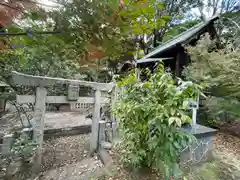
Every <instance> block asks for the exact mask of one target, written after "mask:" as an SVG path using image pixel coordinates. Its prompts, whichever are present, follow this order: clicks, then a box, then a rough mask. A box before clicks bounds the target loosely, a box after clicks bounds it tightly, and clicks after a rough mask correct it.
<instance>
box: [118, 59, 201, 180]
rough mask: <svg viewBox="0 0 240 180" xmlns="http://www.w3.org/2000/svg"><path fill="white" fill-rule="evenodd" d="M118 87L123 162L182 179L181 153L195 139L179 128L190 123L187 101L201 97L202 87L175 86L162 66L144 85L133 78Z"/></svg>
mask: <svg viewBox="0 0 240 180" xmlns="http://www.w3.org/2000/svg"><path fill="white" fill-rule="evenodd" d="M118 86H119V87H120V88H121V89H122V93H121V97H120V100H119V101H118V102H117V103H116V106H115V108H114V112H115V114H116V116H117V117H118V119H119V126H120V132H121V133H120V134H121V138H122V139H121V142H120V143H119V145H118V148H119V152H120V154H121V160H122V162H123V163H124V164H125V165H127V166H130V167H132V168H141V167H150V168H152V169H156V170H158V171H159V172H162V173H163V174H164V176H165V179H169V178H170V177H173V176H175V177H179V176H182V172H181V170H180V167H179V153H180V151H181V150H182V149H183V148H184V147H186V146H187V145H188V144H191V142H192V141H194V140H195V138H194V137H193V136H192V135H189V134H188V133H184V132H181V131H179V128H180V127H181V126H182V125H185V124H189V123H190V122H191V118H190V117H189V115H188V107H187V101H189V100H194V99H195V98H196V97H197V95H198V94H201V90H202V87H201V86H200V85H197V84H194V83H192V82H190V81H182V80H180V79H179V80H178V83H177V84H176V83H175V81H174V80H173V77H172V75H171V74H170V73H168V72H165V71H164V67H163V64H160V65H159V68H158V71H157V72H156V74H155V75H153V76H152V75H150V74H149V80H147V81H145V82H139V81H138V80H137V77H136V74H132V75H130V76H128V77H126V78H124V79H122V80H121V81H120V82H118Z"/></svg>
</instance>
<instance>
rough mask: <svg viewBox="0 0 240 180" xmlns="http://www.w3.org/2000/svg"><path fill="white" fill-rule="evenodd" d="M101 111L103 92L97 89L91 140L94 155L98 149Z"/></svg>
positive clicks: (91, 151)
mask: <svg viewBox="0 0 240 180" xmlns="http://www.w3.org/2000/svg"><path fill="white" fill-rule="evenodd" d="M100 109H101V91H100V90H99V89H96V91H95V97H94V108H93V118H92V132H91V138H90V153H91V154H93V153H94V152H95V151H96V150H97V148H98V132H99V121H100V118H101V117H100Z"/></svg>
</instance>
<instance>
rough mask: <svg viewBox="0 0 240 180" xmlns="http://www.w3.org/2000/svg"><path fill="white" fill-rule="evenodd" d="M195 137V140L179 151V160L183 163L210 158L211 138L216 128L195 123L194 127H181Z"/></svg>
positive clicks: (198, 161)
mask: <svg viewBox="0 0 240 180" xmlns="http://www.w3.org/2000/svg"><path fill="white" fill-rule="evenodd" d="M182 131H184V132H190V133H192V134H193V135H194V136H195V137H196V141H195V142H194V143H192V144H191V145H189V146H187V147H186V148H185V149H183V151H182V152H181V156H180V162H181V163H183V164H185V163H187V164H188V163H189V164H198V163H202V162H206V161H208V160H210V159H212V139H213V137H214V135H215V134H216V132H217V131H216V130H215V129H212V128H208V127H206V126H201V125H198V124H197V125H196V126H195V128H192V127H188V128H182Z"/></svg>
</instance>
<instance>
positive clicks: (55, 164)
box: [39, 134, 103, 180]
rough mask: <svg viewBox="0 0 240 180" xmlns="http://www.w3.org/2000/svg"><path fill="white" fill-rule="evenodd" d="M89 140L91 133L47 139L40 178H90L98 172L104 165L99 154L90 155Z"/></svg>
mask: <svg viewBox="0 0 240 180" xmlns="http://www.w3.org/2000/svg"><path fill="white" fill-rule="evenodd" d="M89 142H90V135H89V134H87V135H77V136H71V137H60V138H54V139H51V140H48V141H46V142H45V143H44V153H43V164H42V175H41V176H40V178H39V180H84V179H86V180H89V178H90V177H91V176H93V175H94V173H96V174H98V172H99V171H100V169H101V168H102V166H103V165H102V163H101V161H100V160H99V159H98V158H97V156H94V157H89ZM94 176H96V175H94Z"/></svg>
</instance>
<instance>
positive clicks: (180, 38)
mask: <svg viewBox="0 0 240 180" xmlns="http://www.w3.org/2000/svg"><path fill="white" fill-rule="evenodd" d="M218 18H219V16H213V17H212V18H210V19H209V20H207V21H206V22H201V23H199V24H197V25H195V26H193V27H192V28H190V29H188V30H187V31H185V32H183V33H181V34H179V35H177V36H176V37H174V38H172V39H170V40H169V41H167V42H165V43H163V44H161V45H160V46H158V47H156V48H155V49H154V50H153V51H152V52H150V53H149V54H147V55H146V56H144V57H143V58H141V59H139V60H137V63H143V62H144V60H145V59H147V58H151V57H153V56H154V55H156V54H159V53H161V52H163V51H165V50H168V49H170V48H172V47H174V46H175V45H176V44H179V43H184V42H186V41H187V40H189V39H191V38H192V37H194V36H195V35H197V34H198V33H199V32H201V30H202V29H203V28H205V27H206V26H207V25H208V24H210V23H212V22H213V21H215V20H217V19H218Z"/></svg>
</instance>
